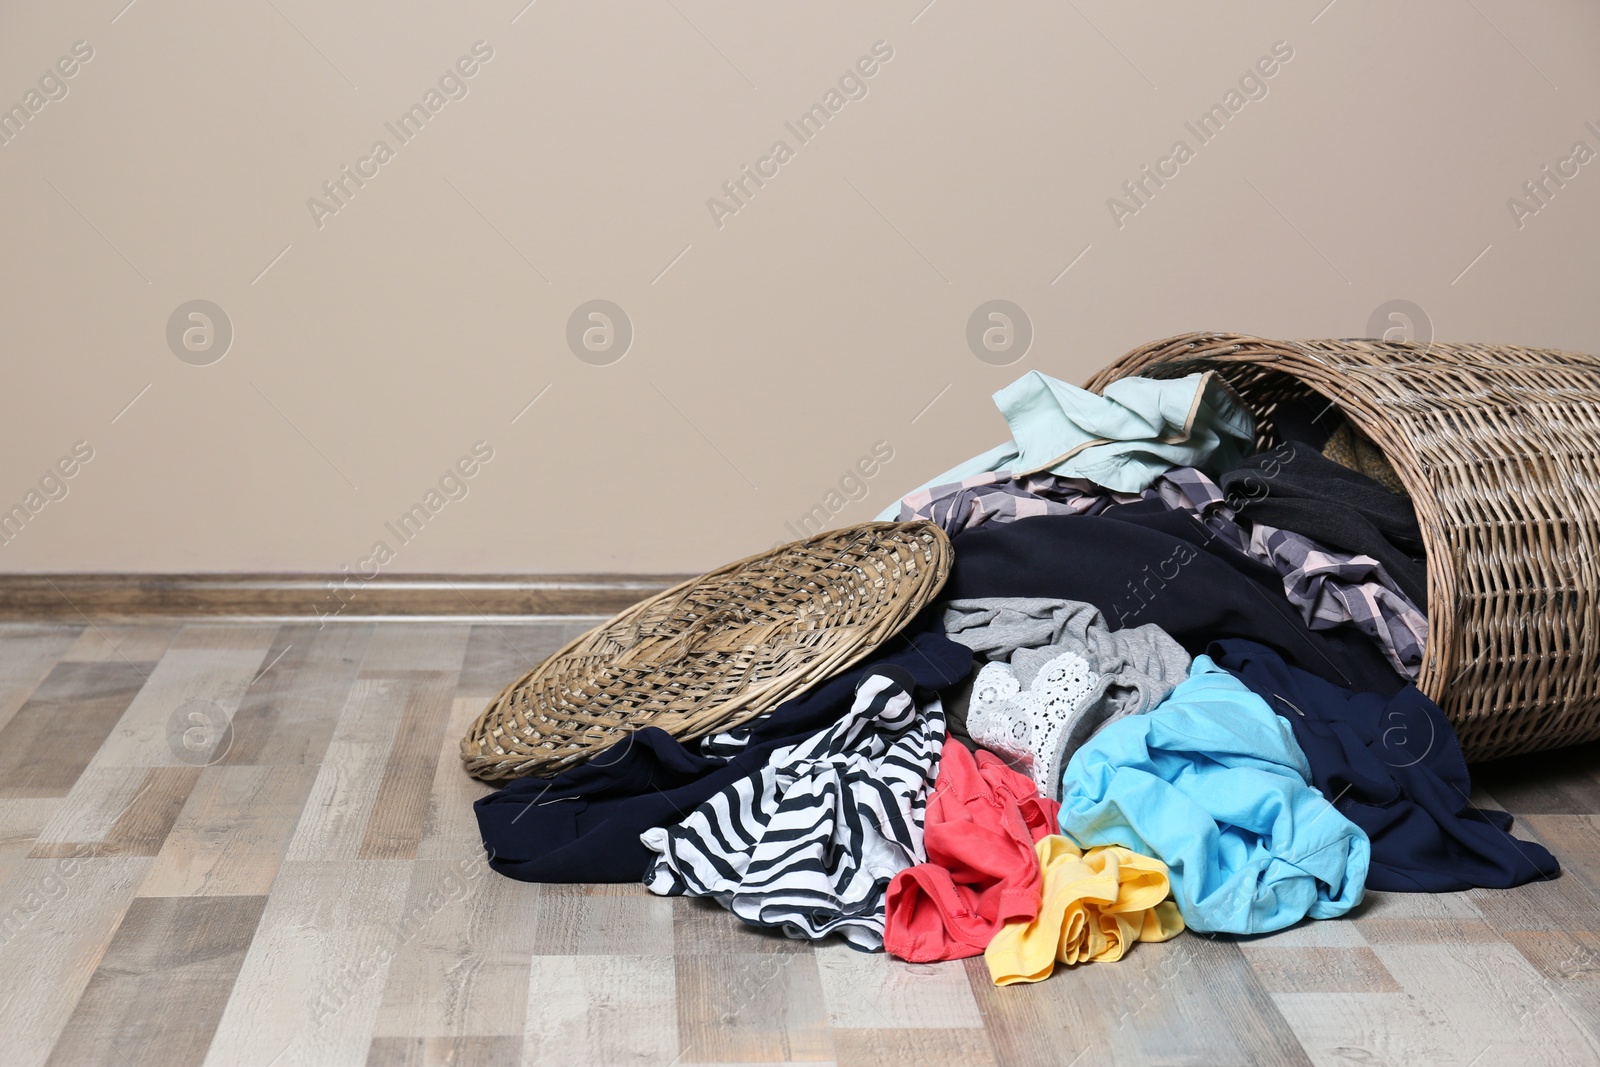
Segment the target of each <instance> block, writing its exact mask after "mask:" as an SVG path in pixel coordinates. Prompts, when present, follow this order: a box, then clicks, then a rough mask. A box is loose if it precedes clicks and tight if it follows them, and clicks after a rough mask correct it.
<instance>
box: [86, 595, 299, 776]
mask: <svg viewBox="0 0 1600 1067" xmlns="http://www.w3.org/2000/svg"><path fill="white" fill-rule="evenodd" d="M190 629H193V628H192V627H185V629H184V632H183V633H180V634H179V635H178V638H177V639H176V640H175V641H174V643H173V644H174V647H172V648H170V649H168V650H167V652H166V654H165V655H163V656H162V657H161V660H160V662H159V663H157V664H156V669H155V670H154V671H151V672H150V678H149V680H148V681H146V682H145V684H144V688H143V689H141V690H140V691H139V695H138V696H136V697H134V698H133V702H132V703H131V704H129V705H128V710H127V711H126V712H124V713H123V715H122V718H121V719H119V720H118V722H117V725H116V727H115V728H114V729H113V730H112V731H111V734H110V735H109V736H108V737H107V738H106V740H105V743H104V744H103V745H101V746H100V750H99V751H98V752H96V753H95V755H94V758H93V759H92V760H91V761H90V764H89V765H90V766H91V767H179V766H197V765H202V764H204V763H205V762H207V761H208V760H209V759H210V758H211V757H212V754H213V752H214V751H215V748H216V747H218V746H221V745H223V744H225V743H226V738H227V736H228V734H227V732H226V729H225V727H226V724H227V722H228V721H229V720H230V719H231V718H232V716H233V714H234V712H236V711H237V710H238V708H239V702H240V700H241V698H242V697H243V696H244V693H245V690H246V689H248V688H249V686H250V681H251V679H252V678H254V677H255V675H256V672H257V671H259V670H260V669H261V667H262V666H264V664H263V662H262V659H263V657H264V656H265V654H266V651H267V649H268V647H270V644H271V631H270V630H265V629H260V628H256V627H248V628H246V634H247V636H249V637H251V638H252V640H251V641H244V640H237V641H232V642H230V644H234V645H246V646H248V647H243V648H180V647H177V644H178V641H181V640H182V639H183V634H184V633H187V632H188V631H189V630H190ZM208 629H215V628H214V627H212V628H208ZM195 641H196V642H198V643H202V644H205V643H220V642H221V638H220V637H218V636H217V635H215V634H213V633H210V632H204V633H201V634H199V635H197V637H196V638H195ZM197 717H198V718H197ZM202 721H203V722H204V723H205V725H203V726H196V725H195V724H196V723H198V722H202ZM191 738H196V739H197V740H198V742H199V743H200V744H201V745H202V746H203V747H194V746H191V745H186V744H185V742H186V741H188V740H189V739H191Z"/></svg>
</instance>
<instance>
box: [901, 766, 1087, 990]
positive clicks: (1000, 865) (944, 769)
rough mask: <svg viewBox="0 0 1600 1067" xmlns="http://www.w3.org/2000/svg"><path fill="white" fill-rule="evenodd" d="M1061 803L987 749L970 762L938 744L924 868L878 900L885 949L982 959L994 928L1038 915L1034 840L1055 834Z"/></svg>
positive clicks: (931, 957)
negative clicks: (882, 902) (881, 902)
mask: <svg viewBox="0 0 1600 1067" xmlns="http://www.w3.org/2000/svg"><path fill="white" fill-rule="evenodd" d="M1060 809H1061V806H1060V805H1059V804H1057V803H1056V802H1055V801H1053V800H1047V799H1045V798H1044V797H1042V796H1040V795H1039V790H1038V788H1037V787H1036V786H1035V785H1034V784H1033V780H1032V779H1031V778H1029V777H1028V776H1027V775H1025V774H1021V773H1019V772H1017V771H1013V770H1012V769H1011V768H1009V767H1007V766H1006V765H1005V764H1004V763H1002V762H1001V761H1000V758H999V757H998V756H995V755H994V754H993V753H991V752H985V751H983V750H981V749H980V750H979V752H978V755H977V758H976V760H974V758H973V755H972V753H971V752H969V751H967V749H966V748H965V747H963V746H962V745H961V743H960V742H958V741H955V740H953V739H948V738H947V739H946V740H945V745H944V753H943V755H942V756H941V757H940V761H939V778H938V781H937V782H936V783H935V784H934V789H933V797H932V798H931V799H930V800H929V801H928V810H927V814H926V817H925V821H924V830H923V844H924V846H925V848H926V849H927V853H928V862H926V863H919V864H917V866H915V867H910V868H907V869H906V870H903V871H901V872H900V873H899V874H897V875H895V876H894V879H893V881H891V882H890V883H889V891H888V897H887V900H886V901H885V910H886V912H887V915H886V920H887V925H886V928H885V930H884V934H883V947H884V949H885V950H886V951H888V952H891V953H893V954H894V955H896V956H899V957H900V958H901V959H905V960H910V961H911V962H912V963H931V962H933V961H935V960H959V959H964V958H966V957H968V956H981V955H983V950H984V949H985V948H987V947H988V946H989V941H990V939H991V938H993V937H994V934H995V931H997V930H999V929H1000V927H1001V926H1002V925H1004V924H1005V923H1007V922H1011V921H1012V920H1015V919H1021V920H1025V921H1026V920H1031V919H1033V918H1034V916H1035V915H1036V914H1037V913H1038V910H1039V899H1040V893H1041V892H1042V889H1043V886H1042V884H1041V876H1040V873H1039V858H1038V856H1037V855H1036V854H1035V852H1034V848H1033V845H1034V842H1035V841H1037V840H1039V839H1040V838H1042V837H1046V836H1048V835H1050V834H1053V833H1058V832H1059V831H1058V830H1057V826H1058V813H1059V812H1060Z"/></svg>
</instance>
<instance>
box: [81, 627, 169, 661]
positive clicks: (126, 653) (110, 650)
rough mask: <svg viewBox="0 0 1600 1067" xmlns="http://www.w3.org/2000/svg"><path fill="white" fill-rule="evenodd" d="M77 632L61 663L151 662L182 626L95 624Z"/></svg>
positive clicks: (162, 652)
mask: <svg viewBox="0 0 1600 1067" xmlns="http://www.w3.org/2000/svg"><path fill="white" fill-rule="evenodd" d="M78 629H79V630H80V631H81V632H80V633H79V634H78V636H77V639H76V640H75V641H74V642H73V643H72V647H71V648H69V649H67V651H66V652H65V653H63V654H62V656H61V659H62V661H63V662H65V663H154V662H155V661H156V660H159V659H160V658H161V657H162V656H163V655H164V654H165V653H166V651H167V649H168V648H169V647H171V645H172V641H173V639H174V638H176V637H177V636H178V631H179V630H181V629H183V624H182V623H177V622H161V621H152V622H145V623H132V624H127V625H116V624H113V623H104V622H97V623H94V624H93V625H85V626H81V627H79V628H78Z"/></svg>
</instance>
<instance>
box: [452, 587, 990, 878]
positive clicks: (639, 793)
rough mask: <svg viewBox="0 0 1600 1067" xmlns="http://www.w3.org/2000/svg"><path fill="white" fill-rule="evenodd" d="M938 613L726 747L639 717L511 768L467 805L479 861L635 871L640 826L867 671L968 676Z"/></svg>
mask: <svg viewBox="0 0 1600 1067" xmlns="http://www.w3.org/2000/svg"><path fill="white" fill-rule="evenodd" d="M941 614H942V612H940V611H939V610H938V609H936V608H929V609H926V610H924V611H922V612H920V613H919V614H918V615H917V617H916V618H915V619H913V620H912V621H911V622H910V623H909V624H908V625H907V626H906V628H905V629H904V630H902V631H901V632H900V633H899V634H897V635H895V636H894V637H892V638H890V639H889V640H888V641H886V642H885V643H884V644H883V645H882V646H881V647H880V648H878V649H877V651H875V652H873V653H872V654H871V655H870V656H868V657H867V658H866V659H864V660H863V661H861V662H860V663H857V664H856V665H855V666H853V667H850V668H848V669H847V670H844V671H840V672H839V673H838V674H835V675H834V676H832V677H831V678H827V679H825V680H823V681H821V682H818V683H817V684H816V685H813V686H811V687H810V688H809V689H807V690H806V691H805V692H803V693H801V694H800V695H798V696H795V697H791V698H790V699H788V700H786V701H784V702H783V703H782V704H780V705H778V707H777V708H776V709H774V710H773V711H771V712H769V713H767V714H765V715H762V716H758V717H757V718H755V719H752V720H750V721H749V722H748V723H746V724H744V725H743V726H741V727H738V728H737V730H738V731H739V732H741V733H743V732H744V731H746V730H748V731H749V734H748V738H747V740H746V743H745V744H744V745H743V746H742V747H740V748H739V750H738V751H736V752H730V753H727V754H726V758H723V755H713V754H708V753H706V752H704V750H703V747H702V746H703V745H704V744H705V742H704V741H702V742H700V743H698V744H697V743H695V742H691V743H690V744H688V745H685V744H684V743H682V742H681V741H679V740H678V739H677V738H675V737H673V736H672V735H670V734H668V733H667V732H666V731H664V730H660V729H657V728H656V727H654V726H647V727H645V728H644V729H642V730H638V731H635V732H634V733H631V734H628V735H627V736H626V737H624V738H623V739H622V740H620V741H618V742H617V743H616V744H615V745H613V746H611V747H610V748H608V749H606V750H605V751H604V752H601V753H599V754H598V755H596V756H595V757H594V758H592V759H590V760H589V761H587V762H585V763H581V764H579V765H578V766H576V767H573V768H570V769H569V770H565V771H562V772H561V773H560V774H558V775H556V776H555V777H553V778H531V777H530V778H518V779H515V780H514V781H511V782H508V783H507V784H506V786H505V787H504V788H503V789H501V790H499V791H498V792H495V793H490V794H488V795H487V796H484V797H480V798H479V799H478V800H477V801H476V802H475V803H474V804H473V805H472V807H473V810H474V811H475V812H476V813H477V817H478V827H479V830H480V831H481V832H482V835H483V844H484V848H485V850H486V851H487V853H488V856H489V865H490V866H491V867H493V868H494V869H495V870H496V871H499V872H500V873H501V874H504V875H507V876H509V877H511V878H520V879H522V880H523V881H526V882H568V883H573V882H576V883H585V882H638V881H639V880H640V879H641V878H643V877H644V873H645V871H646V870H648V869H649V867H650V864H651V863H652V862H653V861H654V860H655V854H654V853H653V852H651V851H650V850H649V849H647V848H645V847H644V845H642V844H641V843H640V842H639V835H640V834H641V833H643V832H644V831H645V830H647V829H649V828H650V827H652V826H670V825H672V824H673V823H676V822H679V821H681V820H682V819H683V817H684V815H685V814H686V813H688V812H691V811H693V810H694V809H695V808H697V807H699V806H700V805H701V804H703V803H705V802H706V801H707V800H709V799H711V798H712V797H713V796H715V795H716V794H717V793H719V792H721V791H722V790H723V789H725V788H727V787H728V786H729V785H730V784H732V783H733V782H736V781H739V780H740V779H742V778H745V777H747V776H748V775H751V774H754V773H755V772H756V771H758V770H759V769H760V768H761V767H763V766H765V765H766V763H767V762H768V760H770V759H771V757H772V753H774V752H776V751H777V750H778V749H781V748H785V747H788V746H790V745H795V744H799V743H800V742H801V741H804V740H805V739H807V738H809V737H812V736H814V735H816V734H817V733H819V732H821V731H822V730H825V729H827V728H828V727H829V726H832V725H833V724H834V723H836V722H838V721H839V719H840V718H841V717H843V716H844V715H845V714H846V713H847V712H849V710H850V708H851V707H852V706H853V705H854V703H855V700H856V690H857V689H858V688H859V686H860V684H861V682H862V681H863V680H864V679H865V678H866V677H867V675H869V674H871V673H872V672H873V671H875V670H880V669H882V668H885V667H896V668H899V669H901V670H904V671H906V672H908V673H909V674H910V675H911V677H912V680H913V683H914V684H915V685H916V686H918V687H921V688H925V689H946V688H948V687H949V686H952V685H955V684H957V683H958V682H961V681H962V680H963V679H965V678H967V677H968V676H969V675H970V674H971V673H972V653H971V652H970V651H968V650H967V649H966V648H965V647H964V646H962V645H958V644H956V643H955V642H954V641H951V640H950V639H949V638H947V637H945V636H944V631H943V628H942V626H941V624H940V621H939V617H940V615H941ZM731 733H732V732H731V731H730V734H731Z"/></svg>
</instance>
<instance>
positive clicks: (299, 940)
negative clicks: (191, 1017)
mask: <svg viewBox="0 0 1600 1067" xmlns="http://www.w3.org/2000/svg"><path fill="white" fill-rule="evenodd" d="M410 868H411V865H410V864H409V863H407V862H405V861H401V860H324V861H290V862H285V863H284V865H283V866H282V868H281V869H280V870H279V872H278V877H277V880H276V881H274V882H273V886H272V892H271V894H270V895H269V896H268V898H267V905H266V907H265V909H263V911H262V914H261V921H260V923H259V924H258V926H257V932H256V936H255V938H254V939H253V940H252V941H251V943H250V948H249V950H248V951H247V952H246V954H245V958H244V962H243V964H241V965H240V967H239V976H238V978H237V980H236V981H235V982H234V987H233V993H232V995H231V996H230V997H229V998H228V1003H227V1006H226V1008H224V1010H223V1013H222V1018H221V1020H220V1021H219V1022H218V1023H217V1027H216V1034H215V1036H214V1037H213V1038H212V1041H211V1045H210V1048H209V1050H208V1052H207V1055H206V1059H205V1062H206V1063H207V1064H212V1065H216V1067H232V1065H234V1064H244V1063H251V1064H255V1063H260V1064H268V1063H273V1062H275V1061H276V1062H278V1063H285V1064H295V1063H317V1064H322V1063H330V1064H337V1063H362V1062H364V1061H365V1059H366V1056H367V1047H368V1045H369V1043H370V1042H371V1040H372V1024H373V1020H374V1019H375V1018H376V1016H377V1013H378V1005H379V1002H380V1001H381V1000H382V997H383V983H384V976H385V975H386V974H387V972H388V968H389V962H390V960H392V959H393V958H394V955H395V953H396V952H397V951H398V948H399V945H400V941H401V933H400V929H399V927H398V925H397V920H398V919H399V916H400V913H401V906H402V905H403V904H404V902H405V888H406V885H407V883H408V881H409V876H410V873H411V871H410ZM280 1057H281V1059H280Z"/></svg>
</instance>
